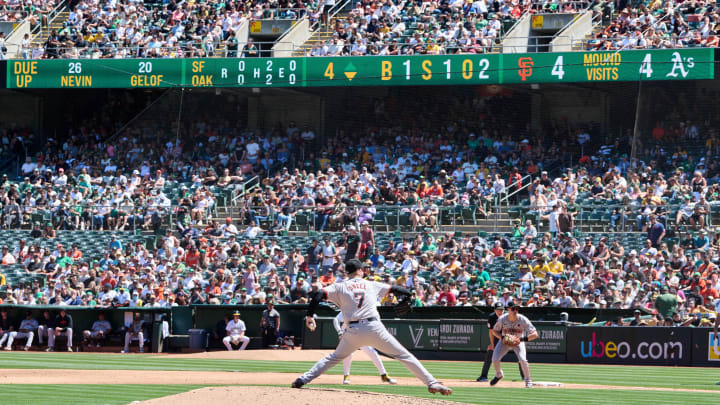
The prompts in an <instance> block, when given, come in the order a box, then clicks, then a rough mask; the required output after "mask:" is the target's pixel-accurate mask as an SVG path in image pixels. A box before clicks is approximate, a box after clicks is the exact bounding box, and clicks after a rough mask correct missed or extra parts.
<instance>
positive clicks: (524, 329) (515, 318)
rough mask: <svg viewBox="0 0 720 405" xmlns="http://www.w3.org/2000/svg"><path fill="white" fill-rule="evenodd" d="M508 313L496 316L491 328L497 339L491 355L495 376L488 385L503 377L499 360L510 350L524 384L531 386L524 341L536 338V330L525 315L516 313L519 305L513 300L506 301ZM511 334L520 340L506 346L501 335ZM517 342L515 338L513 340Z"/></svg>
mask: <svg viewBox="0 0 720 405" xmlns="http://www.w3.org/2000/svg"><path fill="white" fill-rule="evenodd" d="M507 307H508V311H510V312H508V313H506V314H503V315H502V316H500V318H498V320H497V322H496V323H495V326H494V327H493V329H492V334H493V336H495V337H496V338H497V339H498V343H497V344H496V345H495V351H494V352H493V356H492V364H493V367H494V368H495V377H494V378H493V379H492V380H490V385H495V384H497V383H498V381H500V380H501V379H502V378H503V376H504V375H503V372H502V367H501V365H500V362H501V361H502V358H503V357H505V355H506V354H507V352H509V351H510V350H512V351H514V352H515V355H516V356H517V359H518V363H520V368H521V369H522V372H523V375H524V376H525V386H526V387H527V388H532V380H531V379H530V366H529V364H528V361H527V358H526V356H525V353H526V352H525V342H529V341H532V340H535V339H537V338H538V333H537V330H535V326H533V324H532V322H530V320H529V319H528V318H527V317H526V316H525V315H520V314H518V310H519V309H520V307H519V306H518V305H517V304H516V303H515V302H514V301H510V303H508V306H507ZM505 335H513V336H515V337H517V338H518V339H519V340H520V343H519V344H518V345H517V346H508V345H506V344H505V343H503V336H505ZM515 343H517V340H516V341H515Z"/></svg>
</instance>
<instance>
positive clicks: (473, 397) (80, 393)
mask: <svg viewBox="0 0 720 405" xmlns="http://www.w3.org/2000/svg"><path fill="white" fill-rule="evenodd" d="M202 387H204V386H202V385H166V386H162V385H142V384H137V385H98V384H88V385H44V384H19V385H5V386H3V387H2V394H0V396H1V400H0V401H1V402H2V403H3V404H13V405H15V404H33V405H36V404H82V405H84V404H129V403H131V402H133V401H142V400H147V399H152V398H159V397H164V396H167V395H173V394H178V393H181V392H186V391H190V390H194V389H197V388H202ZM309 387H315V388H335V389H343V390H354V391H368V392H378V393H386V394H393V395H407V396H413V397H421V398H433V399H441V398H442V399H445V400H448V401H454V402H463V403H471V404H491V403H497V402H501V401H504V402H509V403H512V404H533V405H534V404H538V403H542V401H547V402H548V403H552V404H628V403H632V404H651V405H658V404H678V403H680V404H682V403H693V404H716V403H717V402H718V401H717V395H716V394H713V393H689V392H668V391H663V392H661V391H633V390H607V391H600V390H584V389H540V388H537V389H532V390H528V389H525V388H502V389H500V388H490V387H487V386H484V387H478V388H467V387H457V388H454V389H453V394H452V395H451V396H449V397H440V395H439V394H435V395H433V394H430V393H429V392H428V391H427V389H426V388H425V387H408V386H389V385H350V386H346V385H311V386H309ZM306 389H310V388H306Z"/></svg>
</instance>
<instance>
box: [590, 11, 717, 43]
mask: <svg viewBox="0 0 720 405" xmlns="http://www.w3.org/2000/svg"><path fill="white" fill-rule="evenodd" d="M718 22H719V17H718V14H717V7H716V5H715V4H714V3H710V2H704V1H692V2H687V1H685V2H683V1H665V2H662V1H647V2H645V1H644V2H629V3H626V5H625V6H624V7H620V9H619V15H618V16H617V18H616V19H614V21H612V22H611V23H609V24H607V25H606V26H605V27H604V29H603V30H601V31H600V32H598V33H597V34H596V35H595V38H594V39H593V40H591V41H589V43H588V49H590V50H600V51H602V50H618V49H663V48H688V47H712V48H715V47H717V46H718V45H719V44H720V42H718V31H720V27H719V26H718Z"/></svg>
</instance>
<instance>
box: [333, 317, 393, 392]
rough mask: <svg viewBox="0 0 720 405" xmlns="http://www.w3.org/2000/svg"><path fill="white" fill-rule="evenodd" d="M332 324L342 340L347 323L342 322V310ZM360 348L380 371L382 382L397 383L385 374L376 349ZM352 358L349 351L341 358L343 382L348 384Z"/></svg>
mask: <svg viewBox="0 0 720 405" xmlns="http://www.w3.org/2000/svg"><path fill="white" fill-rule="evenodd" d="M333 326H334V327H335V330H336V331H337V333H338V337H339V338H340V339H341V340H342V337H343V335H344V334H345V331H346V330H347V325H345V324H344V322H343V315H342V312H340V313H339V314H338V315H337V316H336V317H335V319H333ZM360 349H361V350H362V351H364V352H365V354H367V355H368V357H370V360H372V362H373V364H375V367H377V369H378V371H379V372H380V378H381V379H382V381H383V382H386V383H388V384H397V381H395V379H393V378H390V376H388V375H387V371H385V365H384V364H383V362H382V360H381V359H380V356H379V355H378V352H377V350H375V349H373V348H372V347H370V346H363V347H361V348H360ZM352 358H353V355H352V353H350V355H349V356H347V357H345V360H343V384H350V366H351V365H352Z"/></svg>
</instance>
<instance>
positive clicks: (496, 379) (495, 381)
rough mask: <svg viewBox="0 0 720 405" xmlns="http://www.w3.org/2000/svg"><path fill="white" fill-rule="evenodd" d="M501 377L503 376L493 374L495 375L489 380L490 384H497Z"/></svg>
mask: <svg viewBox="0 0 720 405" xmlns="http://www.w3.org/2000/svg"><path fill="white" fill-rule="evenodd" d="M502 378H503V376H500V377H497V376H495V377H493V379H492V380H490V385H495V384H497V383H498V381H500V380H502Z"/></svg>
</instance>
